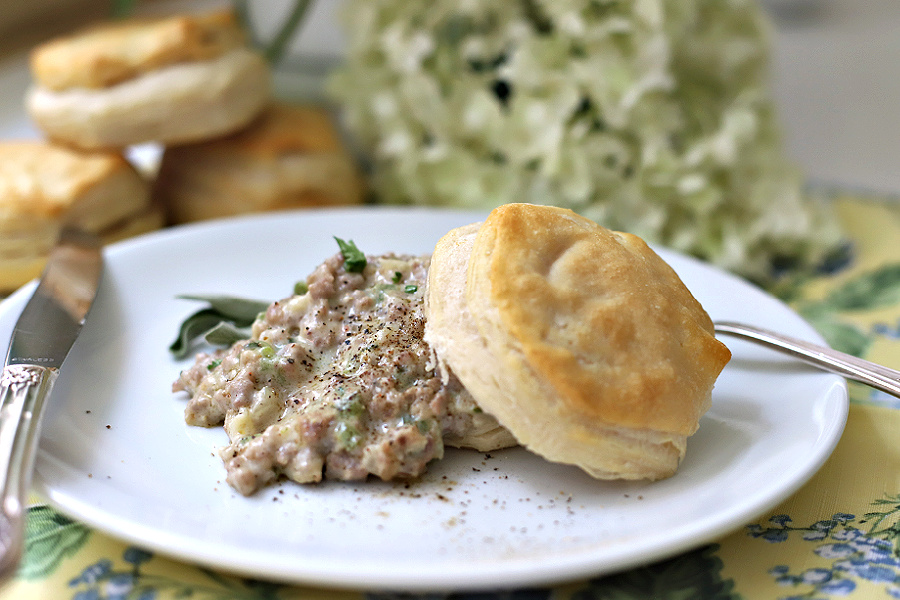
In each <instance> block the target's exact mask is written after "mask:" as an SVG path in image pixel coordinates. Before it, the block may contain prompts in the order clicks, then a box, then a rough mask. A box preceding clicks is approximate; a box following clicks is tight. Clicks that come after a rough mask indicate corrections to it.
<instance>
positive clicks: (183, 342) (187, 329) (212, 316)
mask: <svg viewBox="0 0 900 600" xmlns="http://www.w3.org/2000/svg"><path fill="white" fill-rule="evenodd" d="M221 322H222V315H221V313H219V312H218V311H216V310H213V309H212V308H204V309H201V310H198V311H197V312H195V313H194V314H192V315H191V316H189V317H188V318H187V319H185V320H184V321H182V323H181V327H180V328H179V330H178V336H177V337H176V338H175V341H173V342H172V343H171V344H170V345H169V352H171V353H172V355H173V356H174V357H175V358H184V357H185V356H187V355H188V352H190V349H191V346H192V345H193V343H194V341H195V340H197V339H199V338H201V337H203V335H204V334H205V333H206V332H207V331H209V330H210V329H212V328H213V327H215V326H216V325H218V324H219V323H221Z"/></svg>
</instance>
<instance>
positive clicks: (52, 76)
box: [26, 12, 271, 149]
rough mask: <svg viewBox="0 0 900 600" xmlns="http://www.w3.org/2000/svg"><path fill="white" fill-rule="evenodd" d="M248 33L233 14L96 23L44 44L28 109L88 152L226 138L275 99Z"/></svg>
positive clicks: (61, 138) (35, 61) (55, 134)
mask: <svg viewBox="0 0 900 600" xmlns="http://www.w3.org/2000/svg"><path fill="white" fill-rule="evenodd" d="M244 37H245V36H244V34H243V31H242V30H241V28H240V26H239V24H238V23H237V21H236V19H235V17H234V16H233V14H232V13H230V12H217V13H212V14H204V15H183V16H173V17H164V18H156V19H132V20H125V21H116V22H110V23H104V24H101V25H97V26H94V27H91V28H88V29H86V30H82V31H80V32H78V33H75V34H73V35H70V36H67V37H63V38H59V39H55V40H52V41H50V42H47V43H45V44H43V45H41V46H38V47H37V48H35V50H34V51H33V52H32V55H31V71H32V74H33V77H34V85H33V86H32V87H31V89H30V90H29V91H28V93H27V96H26V107H27V109H28V112H29V114H30V115H31V117H32V119H33V120H34V121H35V123H36V124H37V125H38V127H39V128H40V129H41V130H43V132H44V133H45V134H46V135H47V137H49V138H51V139H53V140H54V141H57V142H61V143H65V144H68V145H72V146H75V147H79V148H84V149H104V148H122V147H125V146H130V145H135V144H140V143H144V142H159V143H163V144H171V143H184V142H190V141H195V140H200V139H205V138H209V137H214V136H218V135H224V134H227V133H230V132H232V131H236V130H237V129H240V128H241V127H243V126H245V125H246V124H247V123H249V122H250V121H252V120H253V118H255V117H256V116H257V115H258V114H259V112H260V111H261V110H262V109H263V108H264V107H265V105H266V104H267V103H268V102H269V100H270V98H271V75H270V72H269V67H268V64H267V63H266V62H265V60H264V59H263V57H262V56H261V55H260V54H259V53H257V52H255V51H254V50H251V49H250V48H249V47H247V45H246V42H245V39H244Z"/></svg>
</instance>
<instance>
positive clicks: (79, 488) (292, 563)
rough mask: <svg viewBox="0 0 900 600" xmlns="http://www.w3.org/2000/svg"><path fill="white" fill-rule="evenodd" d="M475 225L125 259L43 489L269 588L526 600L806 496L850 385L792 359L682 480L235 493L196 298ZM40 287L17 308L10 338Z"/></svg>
mask: <svg viewBox="0 0 900 600" xmlns="http://www.w3.org/2000/svg"><path fill="white" fill-rule="evenodd" d="M481 216H482V215H480V214H477V213H460V212H442V211H432V210H415V209H360V210H348V211H340V212H332V211H327V212H304V213H286V214H275V215H266V216H258V217H252V218H246V219H238V220H230V221H223V222H213V223H208V224H200V225H196V226H190V227H183V228H174V229H170V230H165V231H162V232H158V233H155V234H151V235H147V236H144V237H141V238H137V239H134V240H131V241H127V242H123V243H120V244H117V245H115V246H112V247H110V248H108V250H107V252H106V256H107V259H108V265H107V271H106V274H105V277H104V280H103V284H102V287H101V290H100V293H99V297H98V300H97V303H96V305H95V307H94V309H93V311H92V313H91V314H90V316H89V321H88V323H87V325H86V326H85V329H84V331H83V333H82V336H81V338H80V339H79V340H78V342H77V343H76V345H75V348H74V349H73V350H72V353H71V354H70V356H69V360H68V361H67V363H66V364H65V366H64V367H63V370H62V373H61V374H60V377H59V379H58V382H57V387H56V389H55V392H54V397H53V398H52V402H51V406H49V411H48V413H47V415H46V418H45V421H44V430H43V436H42V438H41V444H40V452H39V455H38V459H37V466H36V472H35V486H36V489H37V491H38V492H39V493H41V494H44V495H45V496H46V497H47V498H48V499H49V500H50V502H51V503H52V504H54V505H55V506H56V507H58V508H59V509H60V510H62V511H64V512H66V513H68V514H69V515H71V516H73V517H75V518H77V519H80V520H82V521H84V522H86V523H88V524H89V525H92V526H94V527H96V528H97V529H100V530H103V531H105V532H107V533H109V534H111V535H113V536H116V537H119V538H122V539H124V540H127V541H129V542H132V543H135V544H139V545H142V546H144V547H146V548H148V549H151V550H154V551H157V552H160V553H164V554H168V555H171V556H174V557H176V558H180V559H183V560H186V561H192V562H196V563H200V564H203V565H207V566H210V567H214V568H219V569H225V570H230V571H234V572H238V573H241V574H246V575H250V576H254V577H259V578H272V579H278V580H285V581H290V582H298V583H311V584H321V585H330V586H340V587H356V588H365V589H401V590H426V589H437V588H454V589H476V588H496V587H514V586H525V585H536V584H543V583H551V582H558V581H562V580H567V579H571V578H577V577H585V576H593V575H599V574H602V573H607V572H610V571H614V570H619V569H623V568H627V567H629V566H633V565H636V564H639V563H643V562H647V561H651V560H655V559H660V558H664V557H666V556H670V555H673V554H676V553H678V552H681V551H684V550H688V549H690V548H692V547H695V546H698V545H701V544H703V543H705V542H709V541H711V540H714V539H715V538H717V537H719V536H722V535H723V534H726V533H728V532H729V531H731V530H733V529H735V528H739V527H741V526H743V525H745V524H746V523H748V522H750V521H752V520H753V519H755V518H756V517H758V516H759V515H761V514H762V513H763V512H765V511H766V510H768V509H770V508H772V507H773V506H775V505H776V504H777V503H779V502H780V501H781V500H783V499H785V498H786V497H788V496H789V495H790V494H791V493H793V492H794V491H795V490H797V489H798V488H799V487H800V486H801V485H802V484H803V483H804V482H805V481H807V479H808V478H809V477H811V476H812V475H813V474H814V473H815V472H816V470H817V469H818V468H819V467H820V466H821V465H822V463H823V462H824V461H825V459H826V458H827V457H828V456H829V455H830V453H831V452H832V450H833V448H834V446H835V444H836V443H837V440H838V439H839V437H840V435H841V432H842V430H843V426H844V423H845V420H846V415H847V409H848V403H847V394H846V387H845V385H844V383H843V380H841V379H840V378H838V377H836V376H833V375H827V374H823V373H819V372H816V371H813V370H811V369H809V368H807V367H803V366H801V365H799V364H798V363H796V362H792V361H790V360H789V359H786V358H785V359H782V358H780V357H779V356H778V355H776V354H775V353H773V352H770V351H766V350H763V349H757V348H754V347H752V346H749V345H747V344H742V343H739V342H730V341H729V342H728V343H729V345H730V346H731V347H732V349H733V350H734V353H735V357H734V359H733V361H732V363H731V364H730V365H729V366H728V367H727V368H726V369H725V371H724V372H723V374H722V376H721V378H720V379H719V382H718V383H717V386H716V389H715V392H714V401H713V407H712V410H710V411H709V413H708V414H707V415H706V416H705V417H703V420H702V422H701V425H700V430H699V432H698V433H697V434H696V435H695V436H694V437H693V438H691V440H690V442H689V445H688V453H687V457H686V459H685V461H684V463H683V464H682V466H681V468H680V470H679V472H678V474H677V475H675V476H674V477H672V478H671V479H668V480H666V481H661V482H657V483H652V484H651V483H615V482H613V483H610V482H600V481H595V480H592V479H590V478H589V477H587V476H586V475H584V474H583V473H582V472H580V471H579V470H577V469H575V468H570V467H565V466H560V465H554V464H550V463H547V462H546V461H544V460H542V459H540V458H538V457H536V456H533V455H530V454H529V453H528V452H526V451H524V450H521V449H515V450H508V451H501V452H494V453H491V454H490V455H486V454H483V453H478V452H474V451H450V452H448V455H447V456H446V457H445V459H444V460H443V461H439V462H437V463H436V464H433V465H432V466H431V467H430V469H429V472H428V474H427V475H426V476H425V477H424V478H423V479H422V480H421V481H417V482H415V483H411V484H391V483H382V482H367V483H354V484H346V483H336V482H328V483H325V484H321V485H315V486H300V485H296V484H290V483H284V484H280V485H277V486H276V487H274V488H272V489H269V490H266V491H264V492H262V493H260V494H258V495H257V496H255V497H252V498H245V497H242V496H240V495H238V494H236V493H234V492H233V491H232V490H231V489H230V488H229V487H228V485H227V484H225V482H224V479H223V473H224V470H223V467H222V464H221V462H220V460H219V458H218V457H217V456H216V455H215V449H216V447H217V446H219V445H221V444H223V443H224V442H225V439H226V438H225V434H224V432H223V431H221V430H218V429H210V430H206V429H199V428H195V427H189V426H187V425H185V423H184V421H183V418H182V410H183V407H184V404H185V398H184V397H182V396H178V395H173V394H172V393H171V392H170V384H171V382H172V381H173V380H174V379H175V378H176V376H177V374H178V372H179V370H180V369H182V368H184V367H185V366H186V365H187V364H188V361H181V362H177V361H174V360H173V359H172V358H171V357H170V356H169V354H168V351H167V347H168V344H169V342H170V341H171V340H172V338H173V336H174V333H175V332H176V330H177V327H178V324H179V322H180V321H181V320H182V319H183V318H184V317H185V316H186V315H188V314H189V313H190V312H192V311H193V310H195V309H196V306H195V305H194V304H192V303H189V302H186V301H183V300H176V299H175V296H176V294H183V293H222V294H232V295H243V296H254V297H257V298H264V299H277V298H280V297H283V296H285V295H287V294H289V293H290V290H291V289H292V286H293V284H294V282H295V281H297V280H299V279H302V278H304V277H305V276H306V275H307V274H308V273H309V272H310V271H311V270H312V268H313V267H315V266H316V265H317V264H318V263H319V262H321V261H322V260H323V259H324V258H326V257H327V256H329V255H331V254H332V253H334V252H336V251H337V246H336V245H335V242H334V240H333V239H332V236H333V235H337V236H339V237H342V238H348V239H353V240H354V241H355V242H356V243H357V245H358V246H359V247H360V248H361V249H363V250H364V251H365V252H368V253H379V252H384V251H391V250H394V251H402V252H423V253H424V252H429V251H430V249H431V248H432V247H433V245H434V243H435V242H436V241H437V239H438V238H439V237H440V236H441V235H442V234H443V233H445V232H446V231H448V230H449V229H450V228H452V227H455V226H458V225H463V224H466V223H470V222H473V221H476V220H479V219H480V218H481ZM661 254H662V255H663V256H664V257H665V258H666V259H667V260H668V261H669V262H670V263H671V264H672V265H673V266H674V267H675V269H676V270H677V271H678V272H679V273H680V274H681V276H682V277H683V279H684V280H685V282H686V283H687V285H688V286H689V287H690V288H691V289H692V291H693V292H694V293H695V295H696V296H697V297H698V298H699V299H700V301H701V302H702V303H703V304H704V305H705V306H706V308H707V310H708V311H709V312H710V313H711V314H712V315H713V317H715V318H729V319H735V320H745V321H748V322H751V323H757V324H762V325H765V326H767V327H770V328H772V329H776V330H780V331H784V332H786V333H790V334H793V335H795V336H798V337H802V338H807V339H811V340H817V341H821V340H820V339H819V338H818V336H817V335H816V334H815V332H814V331H813V330H812V329H811V328H810V327H809V326H808V325H807V324H806V323H804V322H803V321H802V320H801V319H800V318H799V317H798V316H797V315H795V314H794V313H793V312H792V311H791V310H790V309H788V308H787V307H786V306H785V305H783V304H781V303H780V302H778V301H776V300H775V299H773V298H771V297H769V296H767V295H765V294H763V293H762V292H760V291H758V290H757V289H755V288H753V287H751V286H749V285H747V284H745V283H743V282H742V281H740V280H738V279H737V278H734V277H732V276H730V275H726V274H723V273H722V272H720V271H718V270H715V269H713V268H710V267H709V266H706V265H704V264H701V263H699V262H697V261H694V260H691V259H687V258H684V257H682V256H680V255H676V254H673V253H671V252H661ZM32 287H33V286H31V285H29V286H26V287H25V288H23V289H22V290H19V291H18V292H17V293H16V294H14V295H13V296H11V297H10V298H9V299H8V300H7V301H5V302H4V303H3V304H2V305H0V339H7V337H8V335H9V333H10V332H11V330H12V327H13V324H14V321H15V319H16V317H17V315H18V313H19V311H20V309H21V307H22V305H23V304H24V301H25V300H26V298H27V296H28V295H29V294H30V292H31V289H32Z"/></svg>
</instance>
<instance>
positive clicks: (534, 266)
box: [467, 204, 731, 435]
mask: <svg viewBox="0 0 900 600" xmlns="http://www.w3.org/2000/svg"><path fill="white" fill-rule="evenodd" d="M473 288H474V289H473ZM473 293H474V296H473ZM488 293H489V298H490V300H489V302H490V306H491V307H493V309H495V310H496V311H497V313H495V314H497V315H498V316H499V319H500V322H501V323H502V325H501V329H502V330H503V331H505V332H506V333H507V334H508V336H509V337H510V338H511V340H513V344H514V346H516V347H517V348H518V349H520V351H521V352H522V353H523V354H524V356H525V359H526V362H527V364H528V365H529V366H530V368H531V369H533V371H534V373H535V375H536V376H537V378H538V379H539V380H541V381H542V382H544V383H545V384H546V386H547V388H546V389H547V390H548V391H552V394H551V395H550V396H548V402H549V404H548V406H547V409H548V410H549V411H551V412H549V413H548V414H552V413H553V412H554V410H555V411H562V412H564V413H566V414H575V415H579V416H580V417H581V418H582V419H584V420H585V422H589V421H591V420H594V421H597V422H600V423H605V424H608V425H614V426H624V427H629V428H638V429H653V430H658V431H667V432H674V433H678V434H683V435H690V434H692V433H694V431H695V430H696V428H697V422H698V419H699V417H700V416H701V415H702V414H703V413H704V412H705V411H706V410H708V408H709V403H710V393H711V390H712V387H713V384H714V382H715V380H716V377H717V376H718V375H719V372H720V371H721V369H722V368H723V367H724V366H725V364H726V363H727V362H728V360H729V359H730V356H731V354H730V352H729V351H728V349H727V348H726V347H725V346H724V345H723V344H722V343H721V342H719V341H718V340H716V339H715V337H714V335H713V324H712V321H711V319H710V317H709V315H708V314H707V313H706V311H705V310H704V309H703V308H702V307H701V305H700V303H699V302H698V301H697V300H696V299H695V298H694V297H693V295H692V294H691V293H690V292H689V291H688V289H687V287H686V286H685V285H684V284H683V283H682V281H681V279H680V278H679V277H678V275H677V274H676V273H675V271H674V270H673V269H672V268H671V267H670V266H669V265H668V264H667V263H666V262H665V261H663V260H662V259H661V258H660V257H659V256H658V255H657V254H656V253H655V252H653V250H651V249H650V248H649V247H648V246H647V244H646V243H645V242H644V241H643V240H641V239H640V238H638V237H636V236H634V235H630V234H626V233H619V232H613V231H610V230H608V229H605V228H603V227H601V226H599V225H597V224H596V223H595V222H593V221H591V220H589V219H586V218H584V217H581V216H579V215H577V214H575V213H574V212H572V211H569V210H564V209H559V208H554V207H536V206H533V205H524V204H510V205H505V206H502V207H500V208H498V209H495V210H494V211H493V212H492V213H491V215H490V216H489V217H488V219H487V220H486V221H485V223H484V225H482V227H481V229H480V230H479V232H478V236H477V238H476V242H475V246H474V249H473V253H472V257H471V260H470V263H469V280H468V284H467V297H468V298H469V305H470V307H473V306H475V307H477V306H479V305H480V304H479V302H478V300H477V296H478V295H479V294H488ZM473 300H474V302H473ZM481 305H482V306H483V304H481ZM554 398H555V399H554ZM479 401H481V400H480V399H479ZM554 405H555V406H554ZM484 406H485V409H486V410H488V411H489V410H490V407H489V406H488V405H487V404H485V405H484ZM513 433H515V431H513Z"/></svg>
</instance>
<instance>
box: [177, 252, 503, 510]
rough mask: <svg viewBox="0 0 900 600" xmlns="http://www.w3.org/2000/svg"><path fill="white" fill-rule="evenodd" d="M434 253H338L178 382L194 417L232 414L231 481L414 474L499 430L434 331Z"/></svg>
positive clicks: (244, 486) (217, 418)
mask: <svg viewBox="0 0 900 600" xmlns="http://www.w3.org/2000/svg"><path fill="white" fill-rule="evenodd" d="M428 265H429V258H428V257H427V256H426V257H419V256H407V255H393V254H388V255H384V256H369V257H367V264H366V267H365V269H364V270H363V271H362V272H360V273H352V272H348V271H347V269H346V268H345V264H344V257H343V256H342V255H341V254H336V255H335V256H332V257H331V258H329V259H328V260H326V261H325V262H324V263H323V264H322V265H320V266H319V267H317V268H316V269H315V271H314V272H313V273H312V274H311V275H310V276H309V277H308V278H307V281H306V283H307V288H308V291H307V292H306V293H304V294H301V295H295V296H292V297H289V298H286V299H284V300H281V301H278V302H275V303H273V304H272V305H270V306H269V308H268V310H266V312H265V314H264V315H261V316H260V317H259V318H258V319H257V320H256V322H255V323H254V324H253V328H252V336H251V338H250V339H248V340H244V341H241V342H238V343H236V344H234V345H233V346H232V347H231V348H229V349H223V350H218V351H215V352H211V353H203V354H200V355H198V356H197V358H196V360H195V363H194V365H193V366H192V367H190V368H188V369H186V370H184V371H183V372H182V373H181V374H180V376H179V378H178V379H177V381H176V382H175V383H174V385H173V389H174V390H175V391H185V392H187V393H188V394H189V395H190V400H189V402H188V404H187V407H186V409H185V419H186V421H187V423H189V424H191V425H199V426H206V427H212V426H217V425H221V424H223V423H224V426H225V430H226V432H227V433H228V437H229V440H230V443H229V444H228V445H227V446H225V447H224V448H222V450H221V457H222V459H223V461H224V463H225V468H226V471H227V481H228V483H229V484H230V485H231V486H232V487H233V488H235V489H236V490H237V491H239V492H240V493H242V494H247V495H249V494H252V493H253V492H255V491H257V490H258V489H260V488H262V487H264V486H265V485H267V484H269V483H271V482H273V481H274V480H276V479H277V478H279V477H281V476H284V477H287V478H289V479H291V480H294V481H297V482H300V483H311V482H318V481H321V480H322V478H323V477H325V478H329V479H339V480H361V479H365V478H366V477H368V476H369V475H370V474H371V475H374V476H377V477H379V478H381V479H384V480H389V479H394V478H414V477H416V476H418V475H420V474H422V473H423V472H424V471H425V469H426V465H427V464H428V462H429V461H431V460H433V459H437V458H441V457H442V455H443V452H444V445H445V444H447V445H465V438H466V436H467V435H468V434H469V433H470V432H472V431H473V430H484V429H486V428H488V429H489V428H492V427H497V424H496V421H494V420H493V418H492V417H490V416H488V415H487V414H485V413H482V412H481V411H480V409H479V408H478V406H477V405H476V404H475V402H474V400H473V399H472V397H471V395H469V393H468V392H467V391H466V390H465V389H464V388H463V387H462V385H461V384H460V383H459V381H458V380H457V379H456V378H455V377H454V376H452V374H450V373H444V374H443V376H442V374H441V373H439V372H438V371H437V369H439V367H437V366H434V365H432V361H431V356H430V354H431V353H430V350H429V348H428V346H427V344H425V342H424V341H423V339H422V336H423V333H424V325H425V315H424V291H425V285H426V280H427V271H428Z"/></svg>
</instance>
